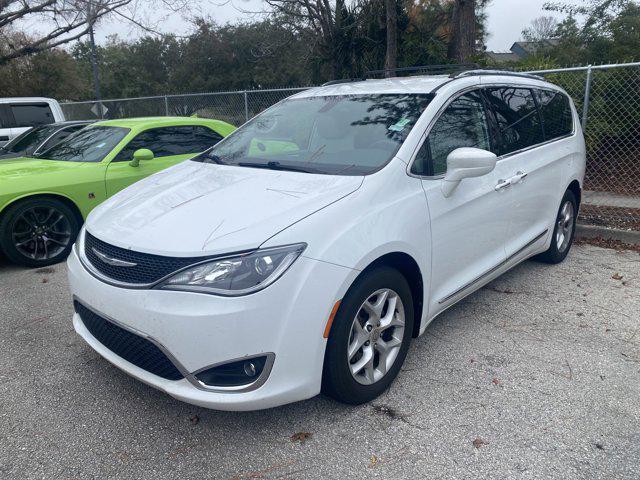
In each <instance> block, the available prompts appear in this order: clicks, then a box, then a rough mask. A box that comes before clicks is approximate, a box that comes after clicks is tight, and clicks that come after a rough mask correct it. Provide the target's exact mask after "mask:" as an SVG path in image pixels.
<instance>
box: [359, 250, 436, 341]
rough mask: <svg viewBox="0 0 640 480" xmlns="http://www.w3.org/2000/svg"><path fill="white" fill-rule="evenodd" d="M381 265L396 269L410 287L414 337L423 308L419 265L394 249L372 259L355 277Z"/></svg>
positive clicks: (421, 279) (418, 329) (410, 257)
mask: <svg viewBox="0 0 640 480" xmlns="http://www.w3.org/2000/svg"><path fill="white" fill-rule="evenodd" d="M381 265H385V266H387V267H391V268H395V269H396V270H398V271H399V272H400V273H401V274H402V275H403V276H404V277H405V279H406V280H407V283H408V284H409V288H411V296H412V298H413V317H414V322H413V332H412V336H413V337H414V338H415V337H417V336H418V334H419V332H420V323H421V321H422V313H423V308H424V280H423V275H422V271H421V270H420V266H419V265H418V262H417V261H416V260H415V259H414V258H413V257H412V256H411V255H409V254H408V253H405V252H400V251H395V252H390V253H386V254H384V255H382V256H380V257H378V258H376V259H375V260H373V261H372V262H371V263H369V264H368V265H367V266H366V267H365V268H364V269H363V270H362V271H361V272H360V274H359V275H358V277H357V278H359V277H361V276H362V275H364V274H366V273H367V272H369V271H371V270H372V269H374V268H376V267H379V266H381Z"/></svg>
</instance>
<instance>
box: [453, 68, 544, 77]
mask: <svg viewBox="0 0 640 480" xmlns="http://www.w3.org/2000/svg"><path fill="white" fill-rule="evenodd" d="M472 75H505V76H508V77H523V78H535V79H536V80H544V78H543V77H541V76H540V75H534V74H533V73H526V72H511V71H509V70H483V69H481V68H478V69H475V70H465V71H463V72H458V73H452V74H451V75H450V77H451V78H459V77H468V76H472Z"/></svg>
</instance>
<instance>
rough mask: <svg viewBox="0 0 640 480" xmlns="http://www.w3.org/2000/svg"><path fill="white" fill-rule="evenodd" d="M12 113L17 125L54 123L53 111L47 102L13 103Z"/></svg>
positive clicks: (31, 125) (27, 125)
mask: <svg viewBox="0 0 640 480" xmlns="http://www.w3.org/2000/svg"><path fill="white" fill-rule="evenodd" d="M11 113H12V114H13V118H14V119H15V126H16V127H33V126H36V125H46V124H49V123H53V121H54V118H53V113H52V112H51V108H50V107H49V105H48V104H46V103H25V104H19V103H18V104H14V105H11Z"/></svg>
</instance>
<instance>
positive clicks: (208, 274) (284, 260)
mask: <svg viewBox="0 0 640 480" xmlns="http://www.w3.org/2000/svg"><path fill="white" fill-rule="evenodd" d="M306 246H307V245H306V244H305V243H298V244H295V245H286V246H283V247H275V248H265V249H263V250H256V251H254V252H251V253H247V254H242V255H236V256H232V257H225V258H220V259H216V260H211V261H208V262H204V263H199V264H197V265H193V266H191V267H188V268H186V269H184V270H181V271H179V272H177V273H175V274H174V275H172V276H171V277H169V278H168V279H166V280H164V281H163V282H162V283H160V284H159V285H158V286H156V287H155V288H161V289H164V290H181V291H190V292H200V293H210V294H214V295H224V296H240V295H248V294H250V293H254V292H257V291H259V290H262V289H263V288H266V287H268V286H269V285H271V284H272V283H273V282H275V281H276V280H277V279H278V278H280V277H281V276H282V274H284V272H286V271H287V269H288V268H289V267H290V266H291V265H292V264H293V262H295V261H296V259H297V258H298V257H299V256H300V254H301V253H302V252H303V251H304V249H305V248H306Z"/></svg>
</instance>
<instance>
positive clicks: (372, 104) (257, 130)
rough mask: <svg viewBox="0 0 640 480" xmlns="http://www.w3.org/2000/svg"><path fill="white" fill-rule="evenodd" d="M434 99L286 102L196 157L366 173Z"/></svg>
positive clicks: (366, 97) (383, 96)
mask: <svg viewBox="0 0 640 480" xmlns="http://www.w3.org/2000/svg"><path fill="white" fill-rule="evenodd" d="M432 98H433V97H432V95H428V94H404V93H402V94H400V93H398V94H367V95H362V94H359V95H333V96H315V97H303V98H292V99H288V100H284V101H282V102H280V103H278V104H276V105H275V106H273V107H271V108H269V109H268V110H266V111H265V112H263V113H261V114H260V115H258V116H256V117H255V118H253V119H252V120H251V121H249V122H248V123H246V124H245V125H244V126H242V127H240V128H239V129H238V130H236V131H235V132H234V133H232V134H231V135H230V136H229V137H227V138H226V139H225V140H223V141H221V142H220V143H218V144H217V145H215V146H214V147H213V148H211V149H210V150H208V151H207V152H205V153H203V154H201V155H199V156H197V157H195V158H194V159H193V160H194V161H198V162H205V163H222V164H229V165H238V166H241V167H254V168H270V169H274V170H293V171H302V172H309V173H322V174H331V175H366V174H369V173H372V172H375V171H376V170H378V169H380V168H381V167H383V166H384V165H385V164H386V163H387V162H389V161H390V160H391V158H393V156H394V155H395V154H396V152H397V151H398V149H399V148H400V145H402V142H403V141H404V140H405V138H406V137H407V135H408V133H409V132H410V131H411V129H412V128H413V126H414V125H415V123H416V121H417V120H418V118H419V117H420V115H421V114H422V112H423V111H424V109H425V108H426V107H427V105H428V104H429V102H430V101H431V99H432Z"/></svg>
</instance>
